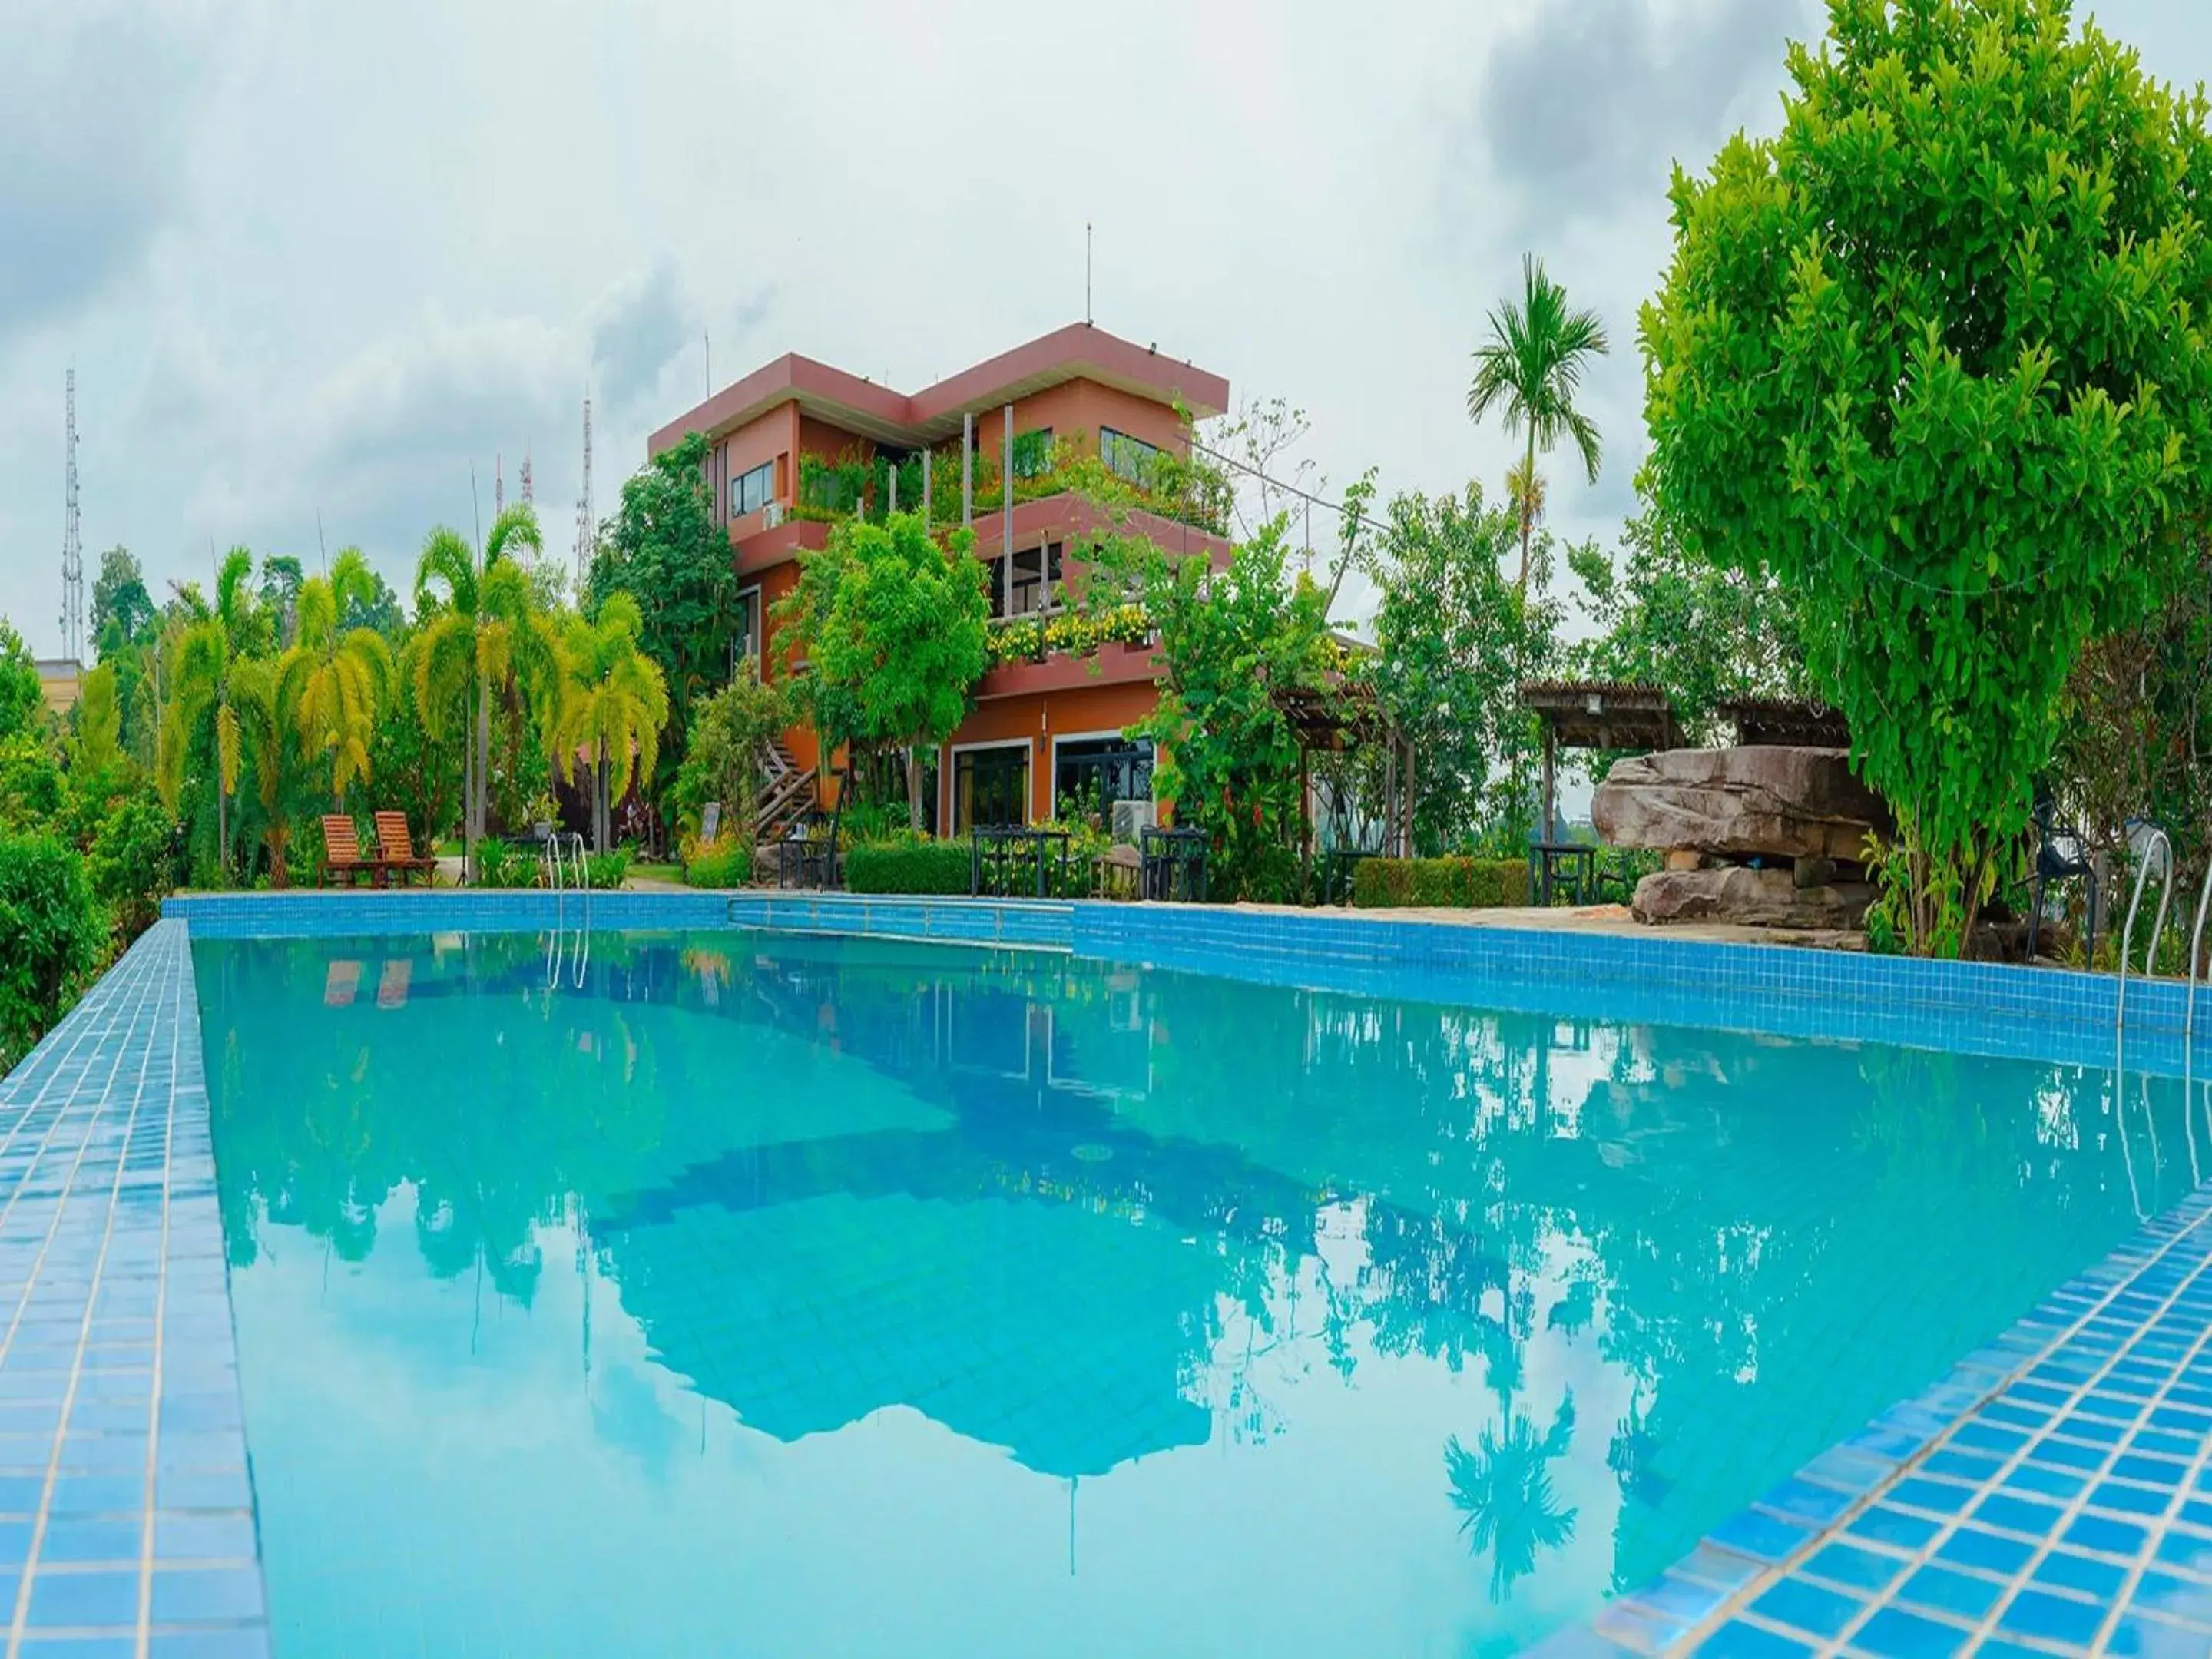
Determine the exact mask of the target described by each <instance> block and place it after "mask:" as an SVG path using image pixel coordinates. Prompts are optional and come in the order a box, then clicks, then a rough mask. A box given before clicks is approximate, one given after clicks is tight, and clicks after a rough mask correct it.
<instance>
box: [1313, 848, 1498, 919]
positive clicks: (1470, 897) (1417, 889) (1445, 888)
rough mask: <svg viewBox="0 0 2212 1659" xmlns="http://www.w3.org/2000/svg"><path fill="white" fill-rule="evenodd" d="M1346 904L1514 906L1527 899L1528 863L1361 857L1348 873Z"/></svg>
mask: <svg viewBox="0 0 2212 1659" xmlns="http://www.w3.org/2000/svg"><path fill="white" fill-rule="evenodd" d="M1352 903H1353V904H1354V905H1355V906H1357V907H1358V908H1360V909H1362V910H1400V909H1405V908H1409V907H1414V906H1419V907H1423V908H1453V909H1471V910H1492V909H1498V908H1519V907H1520V906H1522V905H1525V904H1527V903H1528V860H1526V859H1462V858H1446V859H1363V860H1360V862H1359V863H1358V866H1355V867H1354V869H1353V871H1352Z"/></svg>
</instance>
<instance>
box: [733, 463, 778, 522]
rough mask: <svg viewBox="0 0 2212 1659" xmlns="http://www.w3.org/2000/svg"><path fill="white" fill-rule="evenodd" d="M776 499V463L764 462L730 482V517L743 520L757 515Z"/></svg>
mask: <svg viewBox="0 0 2212 1659" xmlns="http://www.w3.org/2000/svg"><path fill="white" fill-rule="evenodd" d="M774 500H775V462H774V461H763V462H762V463H761V464H760V465H758V466H757V467H755V468H754V469H753V470H752V471H750V472H740V473H738V474H737V475H736V476H735V477H732V478H731V480H730V516H731V517H732V519H742V518H744V516H745V514H746V513H757V512H759V511H760V510H761V508H763V507H766V506H767V505H768V504H769V502H770V501H774Z"/></svg>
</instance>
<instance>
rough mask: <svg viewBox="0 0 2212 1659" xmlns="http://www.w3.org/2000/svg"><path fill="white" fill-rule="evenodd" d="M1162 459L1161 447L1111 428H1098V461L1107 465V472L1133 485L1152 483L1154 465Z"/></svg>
mask: <svg viewBox="0 0 2212 1659" xmlns="http://www.w3.org/2000/svg"><path fill="white" fill-rule="evenodd" d="M1159 458H1160V447H1159V446H1158V444H1148V443H1146V441H1144V440H1143V439H1142V438H1132V437H1131V436H1130V435H1128V434H1127V433H1126V432H1116V431H1115V430H1114V428H1112V427H1110V426H1102V427H1100V428H1098V459H1100V460H1102V461H1103V462H1105V463H1106V470H1107V471H1109V472H1111V473H1114V474H1115V476H1116V477H1123V478H1127V480H1128V481H1129V482H1130V483H1136V484H1140V483H1148V482H1150V481H1151V479H1152V474H1153V471H1154V470H1155V469H1154V463H1156V462H1157V461H1158V459H1159Z"/></svg>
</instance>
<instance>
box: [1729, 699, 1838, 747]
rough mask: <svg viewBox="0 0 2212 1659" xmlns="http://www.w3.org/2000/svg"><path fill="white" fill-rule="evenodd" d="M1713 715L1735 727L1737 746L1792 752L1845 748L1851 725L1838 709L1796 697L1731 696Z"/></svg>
mask: <svg viewBox="0 0 2212 1659" xmlns="http://www.w3.org/2000/svg"><path fill="white" fill-rule="evenodd" d="M1714 712H1715V713H1716V714H1718V715H1719V716H1720V717H1721V718H1722V719H1723V720H1726V721H1728V722H1729V724H1730V725H1732V726H1735V740H1736V741H1737V742H1738V743H1740V744H1782V745H1784V746H1786V747H1789V748H1793V749H1848V748H1850V746H1851V728H1850V721H1848V720H1845V719H1844V715H1843V711H1842V710H1841V709H1837V708H1829V707H1828V706H1827V704H1826V703H1822V702H1807V701H1804V700H1802V699H1800V698H1796V697H1731V698H1729V700H1728V701H1727V702H1721V703H1717V704H1715V705H1714Z"/></svg>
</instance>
